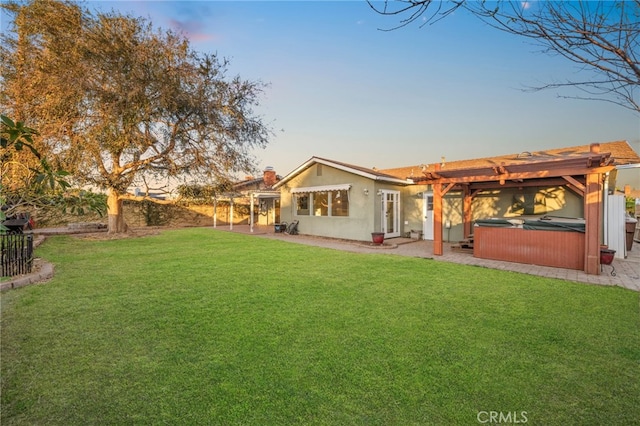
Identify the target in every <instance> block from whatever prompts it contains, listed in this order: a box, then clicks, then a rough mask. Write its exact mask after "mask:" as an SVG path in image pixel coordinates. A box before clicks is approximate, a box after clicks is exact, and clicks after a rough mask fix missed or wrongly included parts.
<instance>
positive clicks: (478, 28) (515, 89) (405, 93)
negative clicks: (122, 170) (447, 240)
mask: <svg viewBox="0 0 640 426" xmlns="http://www.w3.org/2000/svg"><path fill="white" fill-rule="evenodd" d="M87 5H88V6H89V7H93V8H98V9H100V10H102V11H108V10H110V9H111V8H115V9H117V10H119V11H121V12H130V13H132V14H135V15H139V16H143V17H147V18H150V19H151V21H152V22H153V23H154V25H156V26H159V27H162V28H166V29H169V28H170V29H173V30H178V31H183V32H184V33H185V34H186V35H187V36H188V37H189V38H190V40H191V42H192V47H193V48H194V49H195V50H198V51H203V52H204V51H206V52H217V53H218V55H220V56H222V57H226V58H228V59H229V60H230V61H231V67H230V70H231V72H232V74H239V75H240V76H241V77H243V78H245V79H250V80H261V81H263V82H265V83H268V84H269V87H268V88H267V90H266V92H265V94H264V96H263V97H262V100H261V105H260V106H259V107H258V108H257V109H256V112H257V113H258V114H260V115H261V116H262V117H263V119H264V121H265V122H267V123H271V124H272V126H273V128H274V129H275V130H276V135H275V136H274V137H273V138H272V140H271V143H270V144H269V145H268V146H267V148H266V149H264V150H258V151H257V152H256V153H255V154H256V156H257V157H258V158H259V164H258V167H260V168H264V167H266V166H273V167H274V168H275V169H276V170H277V172H278V173H279V174H282V175H284V174H287V173H289V172H290V171H292V170H293V169H295V168H296V167H298V166H299V165H301V164H302V163H303V162H305V161H306V160H308V159H309V158H310V157H312V156H314V155H316V156H320V157H325V158H329V159H333V160H338V161H343V162H348V163H352V164H356V165H359V166H364V167H378V168H393V167H400V166H407V165H414V164H421V163H433V162H436V161H440V158H441V157H442V156H444V157H446V159H447V161H453V160H459V159H469V158H476V157H485V156H492V155H501V154H509V153H518V152H521V151H537V150H544V149H549V148H560V147H564V146H574V145H582V144H588V143H591V142H606V141H613V140H628V141H629V142H630V143H631V144H632V146H633V147H634V148H635V150H636V151H637V152H639V153H640V117H639V116H638V115H635V114H634V113H632V112H631V111H629V110H627V109H625V108H622V107H620V106H616V105H613V104H609V103H606V102H596V101H580V100H571V99H561V98H559V97H558V94H559V93H558V92H557V91H554V90H550V91H542V92H535V93H532V92H523V91H522V89H523V88H525V87H527V86H535V85H540V84H542V83H549V82H554V81H563V80H566V79H570V78H575V76H576V75H577V73H578V72H579V70H578V68H577V67H576V66H575V65H574V64H571V63H569V62H568V61H566V60H564V59H562V58H558V57H550V56H546V55H544V54H542V53H539V52H538V50H539V48H538V47H536V46H534V45H531V44H530V43H529V42H527V41H526V40H524V39H521V38H518V37H515V36H510V35H507V34H504V33H501V32H499V31H497V30H494V29H491V28H489V27H487V26H485V25H484V24H482V23H481V22H479V21H478V20H476V19H474V18H473V17H471V16H467V15H465V14H463V13H461V12H456V14H455V15H454V16H451V17H448V18H446V19H445V20H442V21H440V22H439V23H436V24H434V25H430V26H425V27H423V28H419V26H418V25H411V26H408V27H405V28H402V29H399V30H395V31H390V32H384V31H380V30H379V28H390V27H393V26H394V25H396V24H397V21H396V20H394V18H390V17H382V16H379V15H377V14H376V13H375V12H374V11H373V10H371V9H370V8H369V6H368V5H367V4H366V2H364V1H336V2H328V1H305V2H303V1H284V2H275V1H260V2H247V1H235V2H223V1H191V2H190V1H120V2H95V1H92V2H89V3H87ZM562 94H571V93H570V92H562Z"/></svg>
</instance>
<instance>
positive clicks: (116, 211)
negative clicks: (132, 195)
mask: <svg viewBox="0 0 640 426" xmlns="http://www.w3.org/2000/svg"><path fill="white" fill-rule="evenodd" d="M107 209H108V214H109V233H110V234H120V233H124V232H127V231H128V226H127V224H126V223H125V221H124V212H123V210H122V199H121V198H120V194H118V193H117V192H116V191H114V190H113V189H110V190H109V195H108V196H107Z"/></svg>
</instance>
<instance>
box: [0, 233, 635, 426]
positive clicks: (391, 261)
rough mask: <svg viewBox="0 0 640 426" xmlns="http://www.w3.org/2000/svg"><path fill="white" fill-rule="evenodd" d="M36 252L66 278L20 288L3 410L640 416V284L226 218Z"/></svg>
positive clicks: (5, 319) (540, 418)
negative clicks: (285, 234)
mask: <svg viewBox="0 0 640 426" xmlns="http://www.w3.org/2000/svg"><path fill="white" fill-rule="evenodd" d="M291 238H292V239H293V238H296V237H295V236H292V237H291ZM37 254H38V255H39V256H40V257H43V258H45V259H47V260H49V261H51V262H53V263H54V264H55V268H56V276H55V278H54V279H53V280H51V281H50V282H49V283H47V284H43V285H36V286H31V287H25V288H22V289H17V290H11V291H8V292H4V293H3V294H2V308H1V309H2V311H1V312H2V324H1V325H2V336H1V337H2V352H1V355H2V417H1V419H0V420H1V423H2V425H3V426H6V425H13V424H24V425H36V424H39V425H87V424H100V425H125V424H126V425H129V424H145V425H146V424H153V425H155V424H168V425H177V424H194V425H204V424H219V425H232V424H242V425H289V424H304V425H307V424H311V425H313V424H318V425H324V424H327V425H351V424H358V425H360V424H361V425H411V424H414V425H423V424H434V425H457V424H462V425H468V424H481V423H479V421H478V420H482V421H484V420H488V419H489V417H488V416H489V415H490V414H489V412H490V411H494V412H498V413H502V415H503V419H504V418H505V416H507V415H509V416H511V417H510V420H512V421H513V420H514V419H517V420H519V421H520V422H521V423H522V422H523V421H526V423H527V424H532V425H540V424H543V425H571V424H576V425H578V424H579V425H589V424H593V425H601V424H621V425H622V424H633V422H637V421H638V419H640V397H639V395H640V379H639V378H640V308H639V303H638V302H639V295H638V293H635V292H632V291H629V290H624V289H620V288H614V287H598V286H589V285H586V284H576V283H570V282H565V281H559V280H553V279H545V278H540V277H533V276H528V275H520V274H516V273H510V272H503V271H495V270H490V269H483V268H477V267H470V266H462V265H456V264H447V263H442V262H436V261H433V260H427V259H418V258H406V257H400V256H394V255H390V254H386V253H385V254H356V253H343V252H338V251H334V250H328V249H322V248H317V247H308V246H303V245H298V244H292V243H288V242H284V241H275V240H268V239H262V238H259V237H255V236H247V235H238V234H232V233H227V232H223V231H216V230H213V229H184V230H176V231H167V232H164V233H162V234H160V235H156V236H150V237H144V238H135V239H125V240H112V241H86V240H78V239H74V238H71V237H52V238H49V239H48V240H47V241H46V242H45V243H44V244H43V245H42V246H41V247H40V248H38V250H37ZM485 412H486V413H485ZM485 423H486V424H489V423H488V422H485ZM636 424H637V423H636Z"/></svg>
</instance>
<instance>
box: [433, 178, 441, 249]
mask: <svg viewBox="0 0 640 426" xmlns="http://www.w3.org/2000/svg"><path fill="white" fill-rule="evenodd" d="M442 253H443V248H442V184H441V183H435V184H434V185H433V254H434V255H435V256H442Z"/></svg>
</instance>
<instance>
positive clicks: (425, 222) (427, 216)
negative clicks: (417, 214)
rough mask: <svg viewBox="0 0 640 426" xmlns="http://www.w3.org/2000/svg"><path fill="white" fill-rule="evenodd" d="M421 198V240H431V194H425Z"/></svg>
mask: <svg viewBox="0 0 640 426" xmlns="http://www.w3.org/2000/svg"><path fill="white" fill-rule="evenodd" d="M422 197H423V198H422V217H423V219H422V239H424V240H433V192H425V193H423V195H422Z"/></svg>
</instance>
